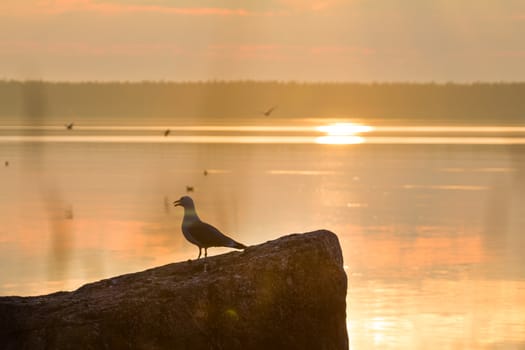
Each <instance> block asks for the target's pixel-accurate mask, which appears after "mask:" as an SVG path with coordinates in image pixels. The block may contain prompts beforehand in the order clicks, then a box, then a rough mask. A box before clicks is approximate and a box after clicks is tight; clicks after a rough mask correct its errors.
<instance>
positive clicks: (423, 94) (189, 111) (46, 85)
mask: <svg viewBox="0 0 525 350" xmlns="http://www.w3.org/2000/svg"><path fill="white" fill-rule="evenodd" d="M28 88H30V89H35V88H36V89H38V90H39V91H41V93H42V94H43V98H44V99H45V101H46V123H59V124H63V123H64V122H65V121H68V122H69V121H75V123H81V124H101V123H102V124H104V123H111V124H114V123H119V124H120V123H127V124H145V123H147V124H151V125H157V124H158V125H162V124H169V123H177V122H179V121H180V122H182V121H192V120H195V119H199V118H203V119H206V120H212V121H213V120H215V121H220V120H223V119H232V120H243V121H244V122H246V123H250V121H251V120H255V119H256V118H255V117H265V116H264V111H266V110H268V108H270V107H272V106H275V105H278V109H276V110H275V111H274V112H273V113H272V115H271V116H268V118H269V119H270V118H276V119H286V118H290V119H294V118H341V119H354V120H362V121H374V120H381V121H385V120H386V121H390V122H392V123H395V122H396V121H397V120H403V121H405V122H406V121H410V120H414V121H425V122H428V123H436V124H439V123H443V122H444V121H446V122H447V123H461V124H464V123H468V124H496V123H497V124H524V123H525V104H524V103H523V98H524V97H525V83H473V84H456V83H448V84H435V83H428V84H421V83H371V84H364V83H297V82H256V81H231V82H225V81H211V82H45V81H7V80H4V81H0V117H1V118H2V123H3V124H20V123H24V122H26V121H27V119H23V118H21V117H22V116H23V115H24V113H25V111H24V104H25V102H27V101H24V91H27V90H28Z"/></svg>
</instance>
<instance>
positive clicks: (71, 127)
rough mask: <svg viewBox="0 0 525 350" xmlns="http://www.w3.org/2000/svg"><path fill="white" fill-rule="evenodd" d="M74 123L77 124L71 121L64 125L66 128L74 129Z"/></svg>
mask: <svg viewBox="0 0 525 350" xmlns="http://www.w3.org/2000/svg"><path fill="white" fill-rule="evenodd" d="M73 125H75V124H74V123H69V124H66V125H64V126H65V127H66V129H68V130H72V129H73Z"/></svg>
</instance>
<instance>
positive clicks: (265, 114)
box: [263, 106, 277, 117]
mask: <svg viewBox="0 0 525 350" xmlns="http://www.w3.org/2000/svg"><path fill="white" fill-rule="evenodd" d="M276 108H277V106H273V107H272V108H270V109H268V110H267V111H266V112H264V113H263V114H264V116H265V117H268V116H269V115H270V114H272V112H273V111H274V110H275V109H276Z"/></svg>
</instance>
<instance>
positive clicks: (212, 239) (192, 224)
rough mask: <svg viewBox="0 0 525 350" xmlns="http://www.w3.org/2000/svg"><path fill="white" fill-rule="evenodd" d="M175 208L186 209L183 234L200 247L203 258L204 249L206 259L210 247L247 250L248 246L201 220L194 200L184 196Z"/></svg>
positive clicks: (176, 202) (177, 201) (175, 204)
mask: <svg viewBox="0 0 525 350" xmlns="http://www.w3.org/2000/svg"><path fill="white" fill-rule="evenodd" d="M173 205H174V206H176V207H177V206H181V207H183V208H184V218H183V219H182V234H183V235H184V237H185V238H186V239H187V240H188V241H189V242H190V243H193V244H195V245H196V246H197V247H199V256H198V257H197V259H199V258H200V257H201V253H202V248H204V257H205V258H206V257H207V256H208V248H210V247H229V248H235V249H245V248H246V246H245V245H244V244H242V243H239V242H236V241H234V240H233V239H231V238H230V237H228V236H226V235H224V234H223V233H221V232H220V231H219V230H218V229H216V228H215V227H213V226H212V225H210V224H207V223H205V222H203V221H201V219H200V218H199V216H198V215H197V212H196V211H195V204H194V203H193V199H191V198H190V197H188V196H183V197H181V198H180V199H179V200H176V201H175V202H173Z"/></svg>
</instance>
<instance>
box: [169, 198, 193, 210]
mask: <svg viewBox="0 0 525 350" xmlns="http://www.w3.org/2000/svg"><path fill="white" fill-rule="evenodd" d="M173 205H174V206H176V207H178V206H181V207H183V208H192V207H194V206H195V205H194V204H193V199H191V197H189V196H182V197H180V199H179V200H176V201H175V202H173Z"/></svg>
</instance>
